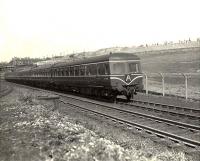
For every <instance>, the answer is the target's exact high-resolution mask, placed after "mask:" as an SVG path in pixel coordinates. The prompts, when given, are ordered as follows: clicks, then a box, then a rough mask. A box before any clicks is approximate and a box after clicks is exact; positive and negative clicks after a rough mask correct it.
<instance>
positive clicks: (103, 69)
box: [97, 63, 105, 75]
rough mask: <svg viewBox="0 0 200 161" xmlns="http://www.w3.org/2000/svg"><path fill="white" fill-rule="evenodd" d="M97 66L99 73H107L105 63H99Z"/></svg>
mask: <svg viewBox="0 0 200 161" xmlns="http://www.w3.org/2000/svg"><path fill="white" fill-rule="evenodd" d="M97 68H98V74H99V75H105V68H104V64H103V63H100V64H97Z"/></svg>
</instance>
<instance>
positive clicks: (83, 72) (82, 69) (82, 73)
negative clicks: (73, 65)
mask: <svg viewBox="0 0 200 161" xmlns="http://www.w3.org/2000/svg"><path fill="white" fill-rule="evenodd" d="M80 75H85V65H81V66H80Z"/></svg>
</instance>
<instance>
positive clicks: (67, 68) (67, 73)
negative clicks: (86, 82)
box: [65, 67, 69, 76]
mask: <svg viewBox="0 0 200 161" xmlns="http://www.w3.org/2000/svg"><path fill="white" fill-rule="evenodd" d="M65 75H66V76H69V67H66V70H65Z"/></svg>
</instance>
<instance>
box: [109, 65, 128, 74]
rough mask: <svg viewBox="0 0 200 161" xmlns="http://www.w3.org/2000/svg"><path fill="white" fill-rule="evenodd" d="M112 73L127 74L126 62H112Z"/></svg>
mask: <svg viewBox="0 0 200 161" xmlns="http://www.w3.org/2000/svg"><path fill="white" fill-rule="evenodd" d="M110 70H111V74H125V72H126V67H125V63H118V62H116V63H111V69H110Z"/></svg>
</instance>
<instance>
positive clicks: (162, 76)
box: [159, 73, 165, 96]
mask: <svg viewBox="0 0 200 161" xmlns="http://www.w3.org/2000/svg"><path fill="white" fill-rule="evenodd" d="M159 74H160V75H161V78H162V95H163V96H165V77H164V74H163V73H159Z"/></svg>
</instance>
